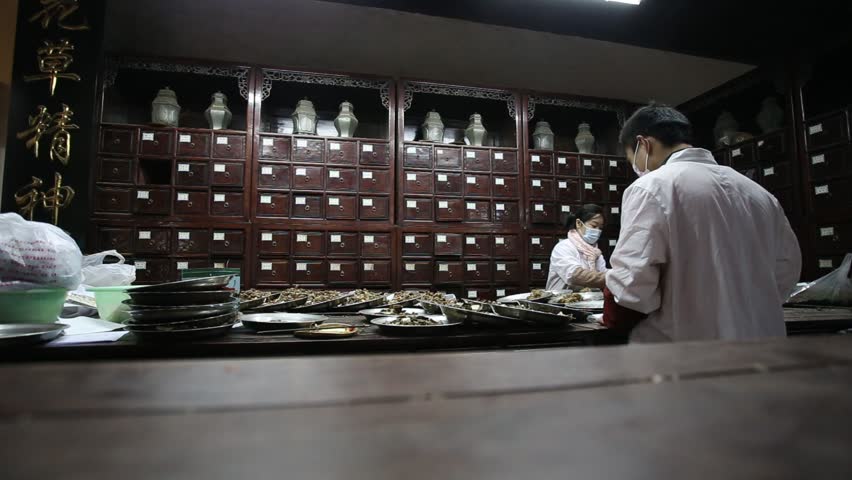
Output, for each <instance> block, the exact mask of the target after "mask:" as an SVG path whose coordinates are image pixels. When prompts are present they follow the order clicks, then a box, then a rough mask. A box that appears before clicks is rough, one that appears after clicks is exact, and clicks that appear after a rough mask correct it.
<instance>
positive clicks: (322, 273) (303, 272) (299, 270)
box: [290, 259, 328, 285]
mask: <svg viewBox="0 0 852 480" xmlns="http://www.w3.org/2000/svg"><path fill="white" fill-rule="evenodd" d="M290 263H291V265H292V268H293V273H292V275H291V276H290V277H291V278H292V279H293V284H295V285H322V284H324V283H327V279H328V263H327V262H326V261H325V260H299V259H294V260H293V261H292V262H290Z"/></svg>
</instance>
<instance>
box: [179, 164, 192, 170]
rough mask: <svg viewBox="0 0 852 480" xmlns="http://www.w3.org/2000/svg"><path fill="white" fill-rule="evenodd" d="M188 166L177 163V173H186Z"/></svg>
mask: <svg viewBox="0 0 852 480" xmlns="http://www.w3.org/2000/svg"><path fill="white" fill-rule="evenodd" d="M188 171H189V164H188V163H178V172H188Z"/></svg>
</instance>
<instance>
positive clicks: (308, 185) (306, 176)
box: [292, 165, 325, 190]
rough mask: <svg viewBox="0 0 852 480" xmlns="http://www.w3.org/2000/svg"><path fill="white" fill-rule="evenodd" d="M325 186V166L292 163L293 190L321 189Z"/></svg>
mask: <svg viewBox="0 0 852 480" xmlns="http://www.w3.org/2000/svg"><path fill="white" fill-rule="evenodd" d="M324 187H325V168H323V167H312V166H307V165H293V179H292V188H293V190H322V189H323V188H324Z"/></svg>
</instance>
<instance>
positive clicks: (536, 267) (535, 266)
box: [532, 263, 541, 270]
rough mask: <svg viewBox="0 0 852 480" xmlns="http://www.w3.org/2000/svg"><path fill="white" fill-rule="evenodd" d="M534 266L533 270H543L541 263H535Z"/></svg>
mask: <svg viewBox="0 0 852 480" xmlns="http://www.w3.org/2000/svg"><path fill="white" fill-rule="evenodd" d="M532 267H533V270H541V264H540V263H533V266H532Z"/></svg>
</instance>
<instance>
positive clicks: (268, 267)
mask: <svg viewBox="0 0 852 480" xmlns="http://www.w3.org/2000/svg"><path fill="white" fill-rule="evenodd" d="M260 269H261V270H264V271H268V270H272V263H271V262H262V263H261V264H260Z"/></svg>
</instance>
